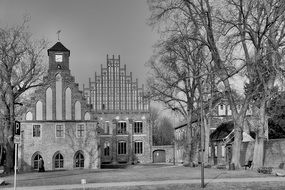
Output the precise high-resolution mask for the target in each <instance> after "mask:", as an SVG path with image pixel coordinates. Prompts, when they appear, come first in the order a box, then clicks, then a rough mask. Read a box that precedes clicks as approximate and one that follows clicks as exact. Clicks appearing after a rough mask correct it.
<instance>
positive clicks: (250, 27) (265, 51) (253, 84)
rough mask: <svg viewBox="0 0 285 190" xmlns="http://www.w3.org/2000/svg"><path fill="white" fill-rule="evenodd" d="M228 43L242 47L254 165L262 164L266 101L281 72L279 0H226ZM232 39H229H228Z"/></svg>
mask: <svg viewBox="0 0 285 190" xmlns="http://www.w3.org/2000/svg"><path fill="white" fill-rule="evenodd" d="M227 5H228V6H227V7H228V9H227V10H228V14H227V18H225V17H221V18H222V19H221V20H223V22H222V23H224V25H226V26H227V33H226V35H227V38H228V40H227V42H228V44H231V47H233V48H236V47H239V48H241V49H242V50H243V52H242V53H240V54H239V59H240V60H242V61H243V62H244V63H246V76H247V78H248V82H247V83H246V86H245V96H247V97H249V99H250V100H251V102H252V103H253V105H254V109H253V110H254V116H255V117H257V118H258V120H257V121H258V122H257V123H256V126H255V132H256V140H255V148H254V156H253V163H254V167H260V166H263V158H264V140H265V139H266V138H268V136H267V135H268V117H267V115H266V112H265V110H266V106H267V102H268V100H270V99H271V98H272V97H274V96H275V94H276V90H277V88H276V87H275V85H276V81H277V80H278V79H280V78H281V77H282V75H283V73H284V61H283V56H284V50H283V49H284V45H285V44H284V42H285V41H284V37H285V35H284V34H285V33H284V28H285V22H284V16H285V14H284V10H285V2H284V1H281V0H269V1H263V0H249V1H242V0H228V1H227ZM230 41H231V42H230Z"/></svg>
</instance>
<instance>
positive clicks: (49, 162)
mask: <svg viewBox="0 0 285 190" xmlns="http://www.w3.org/2000/svg"><path fill="white" fill-rule="evenodd" d="M69 56H70V51H69V50H68V49H67V48H66V47H64V45H63V44H62V43H60V42H57V43H56V44H55V45H54V46H52V47H51V48H50V49H48V58H49V65H48V72H47V75H46V76H45V77H44V81H45V82H46V83H47V84H46V85H45V86H44V87H41V88H40V89H37V90H36V92H35V94H34V96H33V97H32V104H31V106H28V108H27V111H26V113H25V115H24V117H23V120H22V121H21V126H22V133H21V143H20V146H19V151H18V156H19V167H20V168H21V169H23V170H33V169H38V166H39V160H40V158H43V160H44V162H45V168H46V169H47V170H55V169H73V168H99V167H100V165H101V164H120V163H124V164H131V163H134V162H141V163H146V162H151V159H152V156H151V144H152V141H151V139H152V138H151V135H152V133H151V127H150V124H149V122H148V117H149V102H148V101H147V100H146V99H145V94H144V89H143V86H142V87H141V88H139V86H138V80H137V79H136V80H135V81H133V78H132V74H131V73H130V74H129V75H127V71H126V65H124V67H121V66H120V58H118V59H115V58H114V56H113V58H111V59H109V58H108V57H107V67H106V68H103V67H102V66H101V73H100V74H101V75H99V76H98V75H97V74H95V80H94V81H91V79H90V80H89V87H88V88H86V87H84V86H83V91H80V90H79V88H78V84H77V83H75V80H74V77H73V76H71V74H70V69H69Z"/></svg>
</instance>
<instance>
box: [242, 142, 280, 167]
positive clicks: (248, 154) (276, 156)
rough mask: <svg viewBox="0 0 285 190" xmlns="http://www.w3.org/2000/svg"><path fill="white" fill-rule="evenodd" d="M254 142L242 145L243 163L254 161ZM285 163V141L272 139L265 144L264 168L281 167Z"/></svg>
mask: <svg viewBox="0 0 285 190" xmlns="http://www.w3.org/2000/svg"><path fill="white" fill-rule="evenodd" d="M253 150H254V141H253V142H246V143H243V144H242V154H241V163H246V162H247V161H248V160H252V158H253ZM282 163H285V139H270V140H269V141H265V143H264V166H268V167H279V165H280V164H282Z"/></svg>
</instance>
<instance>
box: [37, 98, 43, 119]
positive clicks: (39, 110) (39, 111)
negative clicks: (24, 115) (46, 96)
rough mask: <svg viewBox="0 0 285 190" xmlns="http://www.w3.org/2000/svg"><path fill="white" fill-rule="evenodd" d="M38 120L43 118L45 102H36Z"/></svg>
mask: <svg viewBox="0 0 285 190" xmlns="http://www.w3.org/2000/svg"><path fill="white" fill-rule="evenodd" d="M36 120H43V103H42V102H41V101H38V102H37V103H36Z"/></svg>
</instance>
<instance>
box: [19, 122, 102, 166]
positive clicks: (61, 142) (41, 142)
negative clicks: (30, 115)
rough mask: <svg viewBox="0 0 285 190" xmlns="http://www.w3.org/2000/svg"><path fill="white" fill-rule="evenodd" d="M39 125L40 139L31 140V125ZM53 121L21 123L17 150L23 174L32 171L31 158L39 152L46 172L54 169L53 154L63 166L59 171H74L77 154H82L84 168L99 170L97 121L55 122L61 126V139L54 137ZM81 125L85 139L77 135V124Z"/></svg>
mask: <svg viewBox="0 0 285 190" xmlns="http://www.w3.org/2000/svg"><path fill="white" fill-rule="evenodd" d="M37 124H39V125H41V136H40V137H33V125H37ZM55 124H56V123H55V122H36V121H33V122H23V123H22V125H21V127H22V136H21V144H20V147H19V150H20V151H19V158H21V160H20V163H19V167H20V168H21V169H22V170H24V171H29V170H33V163H32V162H33V155H35V153H39V154H40V155H41V156H42V158H43V160H44V162H45V169H46V170H54V169H55V168H54V161H53V158H54V156H55V153H58V152H59V153H61V154H62V155H63V159H64V166H63V168H60V169H73V168H75V165H74V164H75V160H74V156H75V153H76V152H77V151H82V152H83V155H84V168H86V169H87V168H89V169H91V168H98V166H99V163H100V160H99V157H98V151H99V147H98V142H97V141H98V139H99V138H98V136H97V132H96V122H87V121H79V122H64V123H62V122H58V123H57V124H64V125H65V131H64V137H56V134H55V133H56V130H55ZM77 124H84V125H85V126H86V127H85V135H84V137H77V136H76V125H77Z"/></svg>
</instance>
